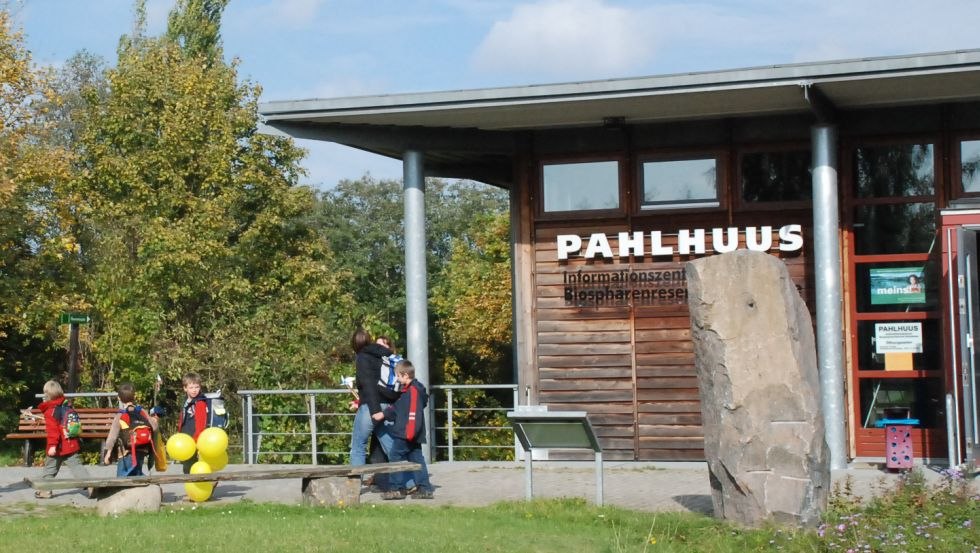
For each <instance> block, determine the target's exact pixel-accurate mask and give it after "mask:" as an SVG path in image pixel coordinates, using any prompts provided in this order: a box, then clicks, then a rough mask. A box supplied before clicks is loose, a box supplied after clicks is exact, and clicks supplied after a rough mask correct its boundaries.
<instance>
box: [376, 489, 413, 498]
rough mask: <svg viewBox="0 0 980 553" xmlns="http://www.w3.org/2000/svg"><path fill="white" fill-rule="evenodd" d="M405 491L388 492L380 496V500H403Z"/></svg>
mask: <svg viewBox="0 0 980 553" xmlns="http://www.w3.org/2000/svg"><path fill="white" fill-rule="evenodd" d="M406 495H407V494H406V493H405V490H389V491H386V492H384V493H383V494H381V499H385V500H388V499H405V496H406Z"/></svg>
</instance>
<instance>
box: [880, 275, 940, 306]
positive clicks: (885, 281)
mask: <svg viewBox="0 0 980 553" xmlns="http://www.w3.org/2000/svg"><path fill="white" fill-rule="evenodd" d="M923 269H924V267H882V268H874V269H871V270H870V277H871V279H870V280H871V305H896V304H906V303H925V302H926V289H925V285H924V283H923V282H922V274H923Z"/></svg>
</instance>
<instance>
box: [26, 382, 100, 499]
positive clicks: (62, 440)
mask: <svg viewBox="0 0 980 553" xmlns="http://www.w3.org/2000/svg"><path fill="white" fill-rule="evenodd" d="M42 392H43V394H44V401H42V402H41V404H40V405H38V406H37V408H38V410H40V411H41V413H42V414H43V415H44V430H45V434H46V436H47V442H46V445H45V447H46V449H45V457H44V471H43V472H42V473H41V478H54V477H55V476H57V475H58V471H60V470H61V466H62V465H65V466H67V467H68V470H70V471H71V473H72V476H74V477H75V478H88V471H87V470H85V467H84V466H82V461H81V460H80V459H79V456H78V452H79V450H81V448H82V446H81V441H80V440H79V439H78V438H69V437H68V435H67V432H66V431H65V429H64V428H63V426H62V425H63V421H64V418H65V417H64V410H65V392H64V390H62V388H61V384H59V383H58V382H57V381H54V380H49V381H47V382H45V383H44V388H43V390H42ZM53 496H54V493H53V492H52V491H51V490H37V491H35V492H34V497H36V498H38V499H48V498H50V497H53Z"/></svg>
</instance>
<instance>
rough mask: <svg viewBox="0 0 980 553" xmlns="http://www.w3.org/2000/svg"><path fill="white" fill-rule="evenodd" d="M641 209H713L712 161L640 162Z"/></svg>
mask: <svg viewBox="0 0 980 553" xmlns="http://www.w3.org/2000/svg"><path fill="white" fill-rule="evenodd" d="M642 173H643V207H644V208H646V209H651V208H657V207H714V206H717V205H718V182H717V181H718V169H717V161H716V160H715V158H708V159H682V160H675V161H647V162H645V163H643V171H642Z"/></svg>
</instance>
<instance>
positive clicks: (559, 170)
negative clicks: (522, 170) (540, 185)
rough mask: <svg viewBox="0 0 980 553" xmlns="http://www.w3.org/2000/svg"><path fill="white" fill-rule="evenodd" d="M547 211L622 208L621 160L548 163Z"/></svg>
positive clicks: (545, 199) (545, 176) (544, 173)
mask: <svg viewBox="0 0 980 553" xmlns="http://www.w3.org/2000/svg"><path fill="white" fill-rule="evenodd" d="M542 174H543V179H544V210H545V212H546V213H551V212H556V211H585V210H591V209H617V208H619V162H618V161H595V162H587V163H561V164H553V165H545V166H544V169H543V171H542Z"/></svg>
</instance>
